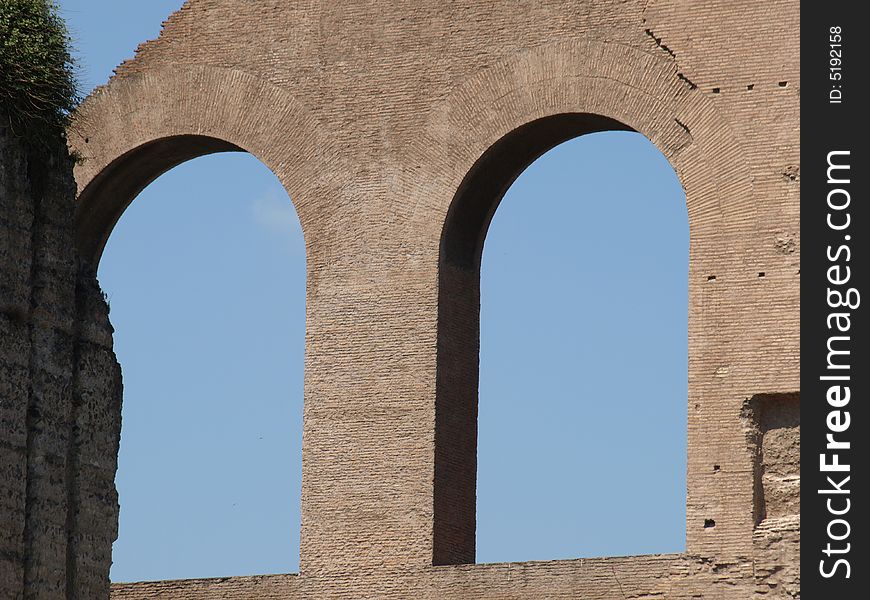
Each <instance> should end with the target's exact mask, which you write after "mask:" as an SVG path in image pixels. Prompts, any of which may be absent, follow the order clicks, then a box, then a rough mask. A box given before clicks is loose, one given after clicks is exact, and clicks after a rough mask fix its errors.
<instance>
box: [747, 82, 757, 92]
mask: <svg viewBox="0 0 870 600" xmlns="http://www.w3.org/2000/svg"><path fill="white" fill-rule="evenodd" d="M746 89H747V90H749V91H752V90H754V89H755V84H754V83H750V84H749V85H747V86H746Z"/></svg>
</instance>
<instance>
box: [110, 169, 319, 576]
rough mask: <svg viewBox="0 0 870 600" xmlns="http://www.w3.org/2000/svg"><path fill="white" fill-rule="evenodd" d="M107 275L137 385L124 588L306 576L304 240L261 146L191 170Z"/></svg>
mask: <svg viewBox="0 0 870 600" xmlns="http://www.w3.org/2000/svg"><path fill="white" fill-rule="evenodd" d="M142 164H147V161H142ZM158 237H159V240H160V241H159V243H155V239H157V238H158ZM99 279H100V283H101V284H102V286H103V287H104V289H105V290H106V291H107V292H108V293H109V295H110V297H111V302H112V312H111V320H112V324H113V326H114V328H115V336H114V337H115V350H116V352H117V355H118V358H119V361H120V363H121V367H122V369H123V377H124V401H123V408H122V410H123V419H122V422H123V426H122V431H121V451H120V454H119V468H118V475H117V478H116V481H117V486H118V491H119V496H120V498H119V501H120V506H121V512H120V531H119V536H118V540H117V541H116V542H115V544H114V548H113V555H112V560H113V564H112V570H111V577H112V579H113V580H114V581H141V580H158V579H179V578H194V577H216V576H224V575H243V574H251V575H253V574H261V573H278V572H292V571H297V570H298V552H299V525H300V514H299V513H300V508H299V499H300V497H301V455H302V453H301V437H302V436H301V429H302V365H303V352H304V338H305V245H304V242H303V240H302V233H301V228H300V226H299V221H298V219H297V217H296V215H295V212H294V209H293V205H292V204H291V202H290V199H289V198H288V197H287V194H286V192H285V191H284V189H283V187H282V186H281V183H280V182H279V181H278V179H277V177H275V176H274V175H273V174H272V173H271V172H270V171H269V169H268V168H267V167H266V166H265V165H263V164H262V163H261V162H259V161H258V160H257V159H256V158H254V157H253V156H252V155H250V154H246V153H220V154H213V155H209V156H204V157H201V158H196V159H194V160H191V161H189V162H185V163H184V164H180V165H178V166H176V167H175V168H173V169H171V170H170V171H168V172H167V173H165V174H164V175H161V176H160V177H159V178H158V179H156V180H155V181H154V182H153V183H151V184H150V185H149V186H148V187H147V188H145V189H144V190H143V191H142V193H141V194H140V195H139V196H138V197H137V198H136V199H135V200H133V202H132V204H131V205H130V206H129V208H128V209H127V210H126V211H125V212H124V214H123V215H122V216H121V219H120V220H119V222H118V224H117V226H116V227H115V228H114V230H113V232H112V234H111V237H110V239H109V242H108V244H107V246H106V249H105V252H104V253H103V257H102V260H101V262H100V265H99Z"/></svg>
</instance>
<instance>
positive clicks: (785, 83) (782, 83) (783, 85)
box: [779, 81, 788, 88]
mask: <svg viewBox="0 0 870 600" xmlns="http://www.w3.org/2000/svg"><path fill="white" fill-rule="evenodd" d="M787 86H788V81H780V82H779V87H781V88H784V87H787Z"/></svg>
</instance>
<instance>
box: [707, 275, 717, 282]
mask: <svg viewBox="0 0 870 600" xmlns="http://www.w3.org/2000/svg"><path fill="white" fill-rule="evenodd" d="M707 281H716V276H715V275H707Z"/></svg>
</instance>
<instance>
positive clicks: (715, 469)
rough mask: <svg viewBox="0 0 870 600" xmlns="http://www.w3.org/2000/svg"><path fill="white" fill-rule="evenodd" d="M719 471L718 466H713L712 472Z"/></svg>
mask: <svg viewBox="0 0 870 600" xmlns="http://www.w3.org/2000/svg"><path fill="white" fill-rule="evenodd" d="M720 470H721V467H719V465H713V472H714V473H718V472H719V471H720Z"/></svg>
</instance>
